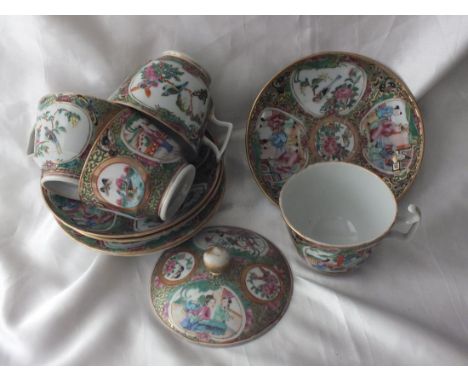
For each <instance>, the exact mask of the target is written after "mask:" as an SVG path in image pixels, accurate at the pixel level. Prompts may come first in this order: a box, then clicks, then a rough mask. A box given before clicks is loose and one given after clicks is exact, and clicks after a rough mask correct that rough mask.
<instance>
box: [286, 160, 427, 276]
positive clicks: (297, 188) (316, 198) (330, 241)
mask: <svg viewBox="0 0 468 382" xmlns="http://www.w3.org/2000/svg"><path fill="white" fill-rule="evenodd" d="M279 204H280V208H281V212H282V214H283V218H284V220H285V222H286V224H287V226H288V230H289V232H290V234H291V236H292V238H293V241H294V244H295V246H296V248H297V251H298V253H299V255H300V256H301V257H303V258H304V259H305V260H306V262H307V264H308V265H309V266H310V267H311V268H312V269H314V270H317V271H320V272H326V273H329V272H346V271H349V270H351V269H353V268H355V267H356V266H358V265H359V264H361V263H362V262H363V261H364V260H366V259H367V258H368V256H369V255H370V250H371V248H372V247H374V246H375V245H376V244H378V243H379V242H380V241H381V240H382V239H384V238H397V239H409V238H410V237H411V236H412V235H413V234H414V232H415V231H416V229H417V227H418V225H419V222H420V220H421V214H420V211H419V209H418V208H417V207H416V206H414V205H413V204H410V205H409V206H408V211H409V215H408V214H406V215H407V216H405V217H403V216H402V215H401V214H397V212H398V206H397V202H396V199H395V196H394V195H393V193H392V191H391V190H390V188H389V187H388V186H387V185H386V184H385V182H384V181H383V180H382V179H380V178H379V177H378V176H377V175H375V174H374V173H372V172H371V171H369V170H367V169H365V168H364V167H360V166H357V165H354V164H350V163H344V162H322V163H316V164H313V165H311V166H309V167H307V168H306V169H304V170H302V171H300V172H299V173H297V174H296V175H294V176H292V177H291V178H290V179H289V180H288V181H287V182H286V184H285V185H284V186H283V189H282V190H281V194H280V199H279ZM400 223H401V224H402V225H407V226H409V228H408V230H407V231H406V232H401V231H399V230H397V229H396V227H394V225H396V224H400Z"/></svg>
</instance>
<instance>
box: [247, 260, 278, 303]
mask: <svg viewBox="0 0 468 382" xmlns="http://www.w3.org/2000/svg"><path fill="white" fill-rule="evenodd" d="M244 282H245V285H246V287H247V290H248V292H249V293H250V294H251V296H252V297H253V298H254V299H256V300H258V301H259V302H268V301H273V300H274V299H276V298H277V297H278V296H279V294H280V292H281V279H280V277H279V276H278V275H277V274H276V272H275V270H274V269H272V268H270V267H267V266H265V265H254V266H252V267H251V268H250V269H248V271H247V272H245V276H244Z"/></svg>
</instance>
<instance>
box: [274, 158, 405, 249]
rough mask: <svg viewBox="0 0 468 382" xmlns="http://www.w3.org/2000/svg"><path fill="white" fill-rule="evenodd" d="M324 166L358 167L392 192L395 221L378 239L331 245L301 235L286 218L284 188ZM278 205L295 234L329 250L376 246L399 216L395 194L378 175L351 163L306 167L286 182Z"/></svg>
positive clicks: (332, 163) (314, 164)
mask: <svg viewBox="0 0 468 382" xmlns="http://www.w3.org/2000/svg"><path fill="white" fill-rule="evenodd" d="M324 165H325V166H329V165H332V166H345V167H355V168H356V167H357V168H359V170H363V171H366V172H368V173H369V174H371V175H372V176H373V177H374V179H376V180H378V181H379V182H380V183H383V184H384V185H385V187H387V189H388V190H389V191H390V195H391V196H392V198H391V200H392V201H393V204H394V216H393V219H392V221H391V223H390V224H389V225H388V227H387V229H386V230H385V231H384V232H382V233H381V234H380V235H378V236H377V237H375V238H373V239H371V240H367V241H362V242H360V243H356V244H331V243H325V242H321V241H319V240H316V239H312V238H310V237H308V236H306V235H305V234H304V233H301V232H300V231H299V230H298V229H296V228H295V227H294V226H293V224H292V223H291V222H290V221H289V219H288V218H287V217H286V214H285V211H284V207H283V195H284V194H283V191H284V188H285V187H286V185H287V184H288V183H289V182H290V181H291V179H293V178H295V177H297V176H298V175H299V174H301V173H302V172H303V171H305V170H307V169H308V168H310V167H318V166H324ZM278 204H279V208H280V211H281V215H282V217H283V220H284V222H285V223H286V225H287V227H288V228H289V229H290V230H291V231H293V232H294V234H296V235H297V236H299V237H300V238H301V239H302V240H305V241H307V242H310V243H313V244H314V245H316V246H317V247H321V248H327V249H350V250H352V249H356V248H365V247H369V246H372V245H373V244H375V243H377V242H379V241H380V240H382V239H383V238H384V237H385V236H386V235H387V233H388V232H389V231H390V230H391V229H392V227H393V225H394V224H395V221H396V218H397V214H398V202H397V200H396V197H395V194H394V193H393V191H392V190H391V189H390V187H388V185H387V184H386V183H385V182H384V181H383V180H382V179H381V178H380V177H379V176H378V175H377V174H374V173H373V172H372V171H370V170H369V169H367V168H365V167H363V166H359V165H357V164H354V163H349V162H317V163H313V164H311V165H309V166H307V167H305V168H304V169H302V170H301V171H299V172H297V173H296V174H294V175H292V176H291V177H290V178H289V179H288V180H287V181H286V183H285V184H284V185H283V187H282V188H281V191H280V195H279V198H278Z"/></svg>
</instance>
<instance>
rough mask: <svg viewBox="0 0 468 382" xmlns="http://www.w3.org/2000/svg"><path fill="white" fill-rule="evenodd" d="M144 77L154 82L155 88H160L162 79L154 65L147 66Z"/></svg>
mask: <svg viewBox="0 0 468 382" xmlns="http://www.w3.org/2000/svg"><path fill="white" fill-rule="evenodd" d="M143 77H144V78H145V79H147V80H149V81H152V82H154V84H152V85H153V86H154V87H158V81H161V77H160V76H159V75H158V74H157V73H156V71H155V70H154V67H153V65H150V66H147V67H146V68H145V69H144V70H143Z"/></svg>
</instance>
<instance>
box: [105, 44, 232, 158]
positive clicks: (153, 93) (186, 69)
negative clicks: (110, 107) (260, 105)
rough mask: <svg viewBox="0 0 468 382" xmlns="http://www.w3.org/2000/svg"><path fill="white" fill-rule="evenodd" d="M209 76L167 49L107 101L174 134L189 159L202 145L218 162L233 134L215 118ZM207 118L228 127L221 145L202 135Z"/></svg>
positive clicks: (185, 58) (188, 60)
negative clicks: (143, 115)
mask: <svg viewBox="0 0 468 382" xmlns="http://www.w3.org/2000/svg"><path fill="white" fill-rule="evenodd" d="M210 82H211V79H210V76H209V74H208V73H207V72H206V71H205V70H204V69H203V68H202V67H201V66H200V65H198V64H197V63H196V62H195V61H194V60H193V59H191V58H190V57H188V56H187V55H185V54H183V53H179V52H174V51H167V52H164V53H163V54H162V57H160V58H157V59H155V60H151V61H149V62H148V63H147V64H145V65H144V66H143V67H141V68H140V69H139V70H138V71H137V72H136V73H135V74H134V75H133V76H130V77H129V78H127V79H126V80H125V81H124V82H123V84H122V85H121V86H120V87H119V89H117V91H115V92H114V93H113V94H112V95H111V96H110V97H109V101H112V102H115V103H118V104H122V105H126V106H128V107H131V108H134V109H136V110H139V111H141V112H143V113H145V114H147V115H149V116H150V117H151V118H153V119H154V120H155V121H157V122H158V123H160V124H162V125H164V126H167V127H169V128H170V129H171V130H173V131H174V133H175V134H176V135H177V137H178V139H179V143H180V144H181V145H182V146H183V147H184V150H185V151H186V156H187V158H189V160H194V159H195V158H196V157H197V154H198V150H199V148H200V145H201V144H206V145H208V146H209V147H210V148H211V149H212V150H213V151H214V152H215V154H216V157H217V160H218V161H219V160H220V158H221V156H222V155H223V153H224V151H225V150H226V147H227V144H228V142H229V139H230V137H231V133H232V127H233V125H232V123H230V122H223V121H219V120H218V119H216V117H215V115H214V108H213V101H212V99H211V95H210V89H209V86H210ZM207 121H210V122H211V123H213V124H215V125H218V126H222V127H224V128H226V129H227V132H226V137H225V139H224V143H223V144H222V146H221V148H218V147H217V146H216V145H215V144H214V143H213V141H211V140H210V139H209V138H208V137H206V136H205V129H206V126H207Z"/></svg>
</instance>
